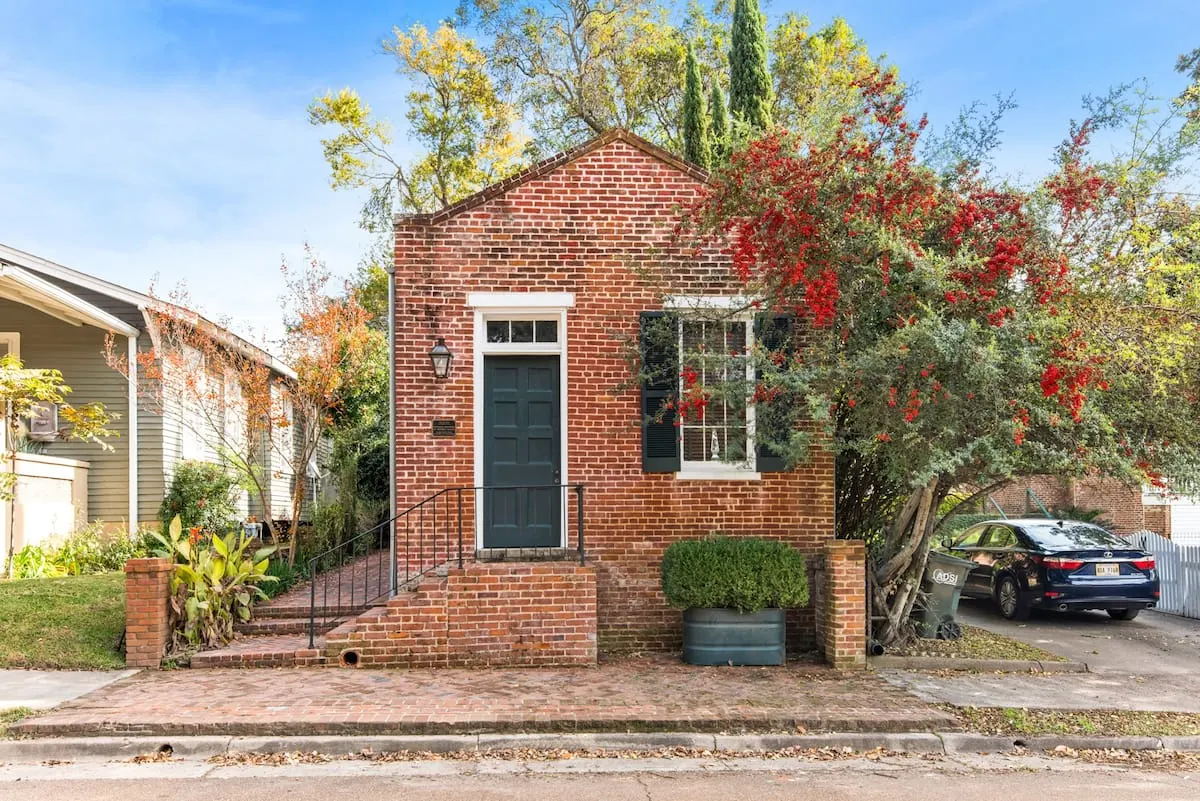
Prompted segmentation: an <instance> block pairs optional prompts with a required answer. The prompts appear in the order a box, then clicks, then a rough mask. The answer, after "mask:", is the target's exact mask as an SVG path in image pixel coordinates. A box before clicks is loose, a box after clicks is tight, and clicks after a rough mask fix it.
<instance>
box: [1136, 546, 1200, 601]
mask: <svg viewBox="0 0 1200 801" xmlns="http://www.w3.org/2000/svg"><path fill="white" fill-rule="evenodd" d="M1129 541H1130V542H1132V543H1135V544H1136V545H1137V547H1139V548H1141V549H1142V550H1144V551H1146V552H1148V553H1152V554H1154V561H1155V562H1156V563H1157V570H1158V580H1159V584H1160V585H1161V586H1160V590H1161V592H1162V596H1161V597H1160V598H1159V602H1158V607H1157V609H1158V610H1159V611H1160V612H1167V613H1169V614H1172V615H1183V616H1184V617H1190V618H1196V619H1200V545H1181V544H1179V543H1177V542H1172V541H1171V540H1169V539H1167V538H1166V537H1160V536H1159V535H1157V534H1155V533H1154V532H1152V531H1138V532H1136V533H1134V534H1131V535H1130V536H1129Z"/></svg>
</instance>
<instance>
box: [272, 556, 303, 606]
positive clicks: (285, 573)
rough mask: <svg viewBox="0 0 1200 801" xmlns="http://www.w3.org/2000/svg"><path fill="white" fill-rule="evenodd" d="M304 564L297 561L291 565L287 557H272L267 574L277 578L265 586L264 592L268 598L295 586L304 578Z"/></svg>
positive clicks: (281, 593)
mask: <svg viewBox="0 0 1200 801" xmlns="http://www.w3.org/2000/svg"><path fill="white" fill-rule="evenodd" d="M303 570H304V565H302V564H301V563H296V564H295V565H289V564H288V563H287V560H286V559H272V560H271V561H270V563H269V564H268V565H267V573H266V574H267V575H268V576H271V577H272V578H274V579H275V580H274V581H272V582H268V583H267V584H266V585H264V586H263V588H262V591H263V594H264V595H265V596H266V597H267V598H275V597H277V596H280V595H283V594H284V593H285V592H287V591H288V590H290V589H291V588H292V587H295V586H296V585H297V584H299V583H300V580H301V579H303V578H304V574H303Z"/></svg>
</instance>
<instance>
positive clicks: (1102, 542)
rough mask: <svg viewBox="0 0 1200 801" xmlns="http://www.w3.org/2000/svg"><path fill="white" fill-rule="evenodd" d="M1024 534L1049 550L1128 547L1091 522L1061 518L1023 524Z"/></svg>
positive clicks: (1116, 537)
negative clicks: (1078, 521)
mask: <svg viewBox="0 0 1200 801" xmlns="http://www.w3.org/2000/svg"><path fill="white" fill-rule="evenodd" d="M1023 528H1024V530H1025V536H1027V537H1029V539H1031V540H1033V542H1034V544H1036V545H1038V546H1039V547H1041V548H1046V549H1047V550H1051V551H1063V550H1072V549H1073V550H1087V549H1089V548H1109V549H1111V548H1129V547H1132V546H1131V545H1130V544H1129V543H1128V542H1126V541H1125V540H1123V539H1121V538H1120V537H1118V536H1116V535H1115V534H1109V533H1108V532H1107V531H1105V530H1104V529H1102V528H1100V527H1099V526H1094V525H1092V524H1091V523H1076V522H1073V521H1071V520H1063V521H1060V522H1058V523H1050V524H1047V525H1041V526H1024V527H1023Z"/></svg>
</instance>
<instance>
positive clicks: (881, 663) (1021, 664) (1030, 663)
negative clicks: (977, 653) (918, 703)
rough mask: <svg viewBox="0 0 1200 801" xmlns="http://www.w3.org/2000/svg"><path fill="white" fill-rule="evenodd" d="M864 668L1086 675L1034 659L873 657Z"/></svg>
mask: <svg viewBox="0 0 1200 801" xmlns="http://www.w3.org/2000/svg"><path fill="white" fill-rule="evenodd" d="M867 666H868V667H872V668H874V669H876V670H974V671H979V672H981V673H1087V672H1088V666H1087V663H1085V662H1051V661H1048V660H1047V661H1041V660H1037V659H957V658H954V657H948V656H887V655H884V656H872V657H868V658H867Z"/></svg>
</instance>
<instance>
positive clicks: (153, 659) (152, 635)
mask: <svg viewBox="0 0 1200 801" xmlns="http://www.w3.org/2000/svg"><path fill="white" fill-rule="evenodd" d="M173 567H174V563H173V562H172V561H171V560H170V559H167V558H166V557H155V558H150V559H130V560H129V561H128V562H126V563H125V664H126V665H128V666H129V667H153V668H156V667H158V665H159V663H160V662H161V661H162V657H163V652H164V651H165V650H166V648H167V638H168V637H169V636H170V631H169V630H168V628H167V602H168V595H169V594H170V591H171V590H170V587H171V570H172V568H173Z"/></svg>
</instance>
